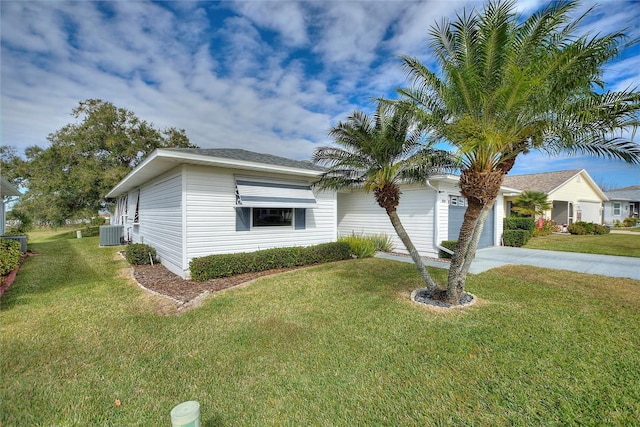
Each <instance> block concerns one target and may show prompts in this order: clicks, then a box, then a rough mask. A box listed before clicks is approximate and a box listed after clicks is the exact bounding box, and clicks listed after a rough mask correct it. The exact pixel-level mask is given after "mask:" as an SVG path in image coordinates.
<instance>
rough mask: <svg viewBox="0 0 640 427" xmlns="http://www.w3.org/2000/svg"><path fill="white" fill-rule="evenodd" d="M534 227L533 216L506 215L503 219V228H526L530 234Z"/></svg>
mask: <svg viewBox="0 0 640 427" xmlns="http://www.w3.org/2000/svg"><path fill="white" fill-rule="evenodd" d="M535 228H536V220H535V218H523V217H520V216H508V217H506V218H505V219H504V229H505V230H527V231H528V232H529V233H530V234H533V230H534V229H535Z"/></svg>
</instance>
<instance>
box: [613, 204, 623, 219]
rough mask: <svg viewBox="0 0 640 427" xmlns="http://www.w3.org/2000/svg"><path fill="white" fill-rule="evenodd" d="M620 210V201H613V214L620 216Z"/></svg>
mask: <svg viewBox="0 0 640 427" xmlns="http://www.w3.org/2000/svg"><path fill="white" fill-rule="evenodd" d="M621 211H622V203H620V202H613V214H614V215H615V216H620V213H621Z"/></svg>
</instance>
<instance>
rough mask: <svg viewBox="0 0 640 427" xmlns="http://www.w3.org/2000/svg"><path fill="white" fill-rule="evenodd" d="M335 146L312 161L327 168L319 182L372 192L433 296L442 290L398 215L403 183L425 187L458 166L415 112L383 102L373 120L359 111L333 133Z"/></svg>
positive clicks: (324, 150)
mask: <svg viewBox="0 0 640 427" xmlns="http://www.w3.org/2000/svg"><path fill="white" fill-rule="evenodd" d="M329 135H330V136H331V137H333V138H334V141H335V146H328V147H320V148H318V149H316V150H315V152H314V154H313V161H314V162H315V163H317V164H320V165H323V166H328V167H329V170H328V171H327V172H326V173H325V174H324V175H323V177H322V179H321V180H320V182H319V185H320V187H322V188H332V189H341V188H364V190H365V191H373V194H374V198H375V200H376V202H377V203H378V205H379V206H380V207H381V208H383V209H384V210H385V211H386V213H387V215H388V216H389V219H390V220H391V224H392V225H393V227H394V229H395V231H396V233H397V235H398V237H399V238H400V240H401V241H402V243H404V245H405V247H406V248H407V250H408V251H409V253H410V254H411V257H412V259H413V262H414V264H415V265H416V269H417V270H418V271H419V272H420V274H421V276H422V278H423V279H424V281H425V283H426V286H427V288H428V289H429V292H431V293H435V292H436V291H437V290H438V288H437V284H436V283H435V282H434V281H433V279H432V278H431V276H430V275H429V273H428V272H427V270H426V269H425V267H424V264H423V262H422V258H420V255H419V253H418V251H417V250H416V248H415V246H414V244H413V242H412V241H411V239H410V237H409V235H408V234H407V232H406V230H405V229H404V226H403V225H402V223H401V221H400V217H399V216H398V213H397V207H398V204H399V203H400V195H401V194H402V193H401V191H400V184H401V183H410V182H421V181H422V182H424V180H425V179H427V178H428V177H429V176H430V175H433V174H434V173H438V172H442V171H444V170H453V169H455V168H456V166H457V161H456V159H454V157H453V156H451V154H450V153H448V152H447V151H443V150H439V149H436V148H434V146H433V144H431V143H429V142H426V141H425V140H424V138H423V136H424V135H423V128H422V127H421V126H419V123H417V122H416V120H415V115H414V113H413V111H412V110H411V109H407V108H403V107H402V106H393V105H391V104H388V103H386V102H380V103H379V104H378V107H377V109H376V111H375V113H374V114H373V116H368V115H367V114H365V113H363V112H361V111H354V112H353V113H352V114H351V115H349V117H348V118H347V120H346V121H345V122H339V123H338V124H337V125H336V126H334V127H333V128H331V130H330V131H329Z"/></svg>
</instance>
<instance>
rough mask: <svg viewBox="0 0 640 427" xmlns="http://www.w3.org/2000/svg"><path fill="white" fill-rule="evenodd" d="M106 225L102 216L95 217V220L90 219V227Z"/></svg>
mask: <svg viewBox="0 0 640 427" xmlns="http://www.w3.org/2000/svg"><path fill="white" fill-rule="evenodd" d="M106 223H107V220H106V218H105V217H103V216H97V217H95V218H91V225H94V226H98V227H99V226H101V225H105V224H106Z"/></svg>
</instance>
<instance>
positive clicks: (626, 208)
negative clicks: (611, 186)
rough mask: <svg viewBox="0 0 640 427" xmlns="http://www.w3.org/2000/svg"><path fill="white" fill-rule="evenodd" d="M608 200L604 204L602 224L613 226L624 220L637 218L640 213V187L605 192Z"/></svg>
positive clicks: (634, 186)
mask: <svg viewBox="0 0 640 427" xmlns="http://www.w3.org/2000/svg"><path fill="white" fill-rule="evenodd" d="M605 194H606V195H607V197H608V198H609V201H608V202H605V204H604V223H605V224H613V223H615V222H616V221H624V219H625V218H630V217H635V218H638V214H639V212H640V185H633V186H631V187H624V188H617V189H615V190H611V191H606V192H605Z"/></svg>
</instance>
